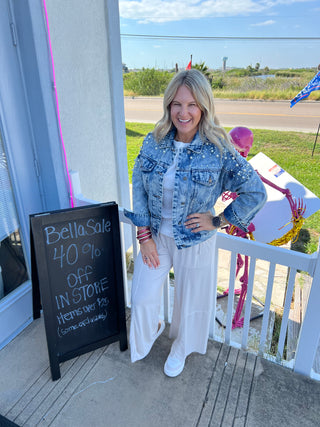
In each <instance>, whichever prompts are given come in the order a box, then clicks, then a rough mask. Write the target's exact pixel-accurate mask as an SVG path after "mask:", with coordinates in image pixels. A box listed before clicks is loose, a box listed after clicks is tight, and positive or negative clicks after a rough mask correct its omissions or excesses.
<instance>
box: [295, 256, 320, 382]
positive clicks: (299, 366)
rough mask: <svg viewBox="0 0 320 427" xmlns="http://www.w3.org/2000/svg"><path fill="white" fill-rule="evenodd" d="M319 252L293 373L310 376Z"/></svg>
mask: <svg viewBox="0 0 320 427" xmlns="http://www.w3.org/2000/svg"><path fill="white" fill-rule="evenodd" d="M319 301H320V252H319V248H318V252H317V259H316V263H315V269H314V274H313V280H312V286H311V290H310V295H309V300H308V305H307V309H306V313H305V316H304V320H303V323H302V326H301V329H300V334H299V340H298V345H297V350H296V359H295V366H294V371H296V372H298V373H300V374H303V375H307V376H310V373H311V370H312V366H313V363H314V357H315V354H316V351H317V347H318V343H319V336H320V326H319V325H320V310H319Z"/></svg>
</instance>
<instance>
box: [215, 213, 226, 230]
mask: <svg viewBox="0 0 320 427" xmlns="http://www.w3.org/2000/svg"><path fill="white" fill-rule="evenodd" d="M212 225H213V226H214V227H215V228H221V227H224V226H225V225H229V223H228V221H227V220H226V219H225V217H224V215H223V212H221V213H220V214H219V215H218V216H214V217H213V218H212Z"/></svg>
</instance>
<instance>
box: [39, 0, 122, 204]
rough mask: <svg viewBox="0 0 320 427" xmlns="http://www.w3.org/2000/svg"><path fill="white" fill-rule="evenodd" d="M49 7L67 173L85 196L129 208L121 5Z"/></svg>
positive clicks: (54, 1)
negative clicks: (77, 178)
mask: <svg viewBox="0 0 320 427" xmlns="http://www.w3.org/2000/svg"><path fill="white" fill-rule="evenodd" d="M46 5H47V11H48V18H49V28H50V35H51V43H52V51H53V58H54V67H55V77H56V87H57V92H58V99H59V111H60V118H61V128H62V135H63V140H64V143H65V147H66V153H67V160H68V166H69V170H73V171H78V172H79V175H80V182H81V188H82V193H83V195H84V196H85V197H87V198H89V199H93V200H97V201H102V202H106V201H111V200H115V201H116V202H117V203H119V204H120V205H126V206H128V203H129V184H128V172H127V160H126V143H125V122H124V108H123V88H122V63H121V50H120V31H119V16H118V2H117V1H115V0H95V1H92V0H81V1H79V0H46ZM115 113H116V114H117V117H115Z"/></svg>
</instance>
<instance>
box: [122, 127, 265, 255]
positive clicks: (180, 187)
mask: <svg viewBox="0 0 320 427" xmlns="http://www.w3.org/2000/svg"><path fill="white" fill-rule="evenodd" d="M174 137H175V130H172V131H170V132H169V133H168V135H167V136H166V137H165V138H164V139H163V140H161V141H160V142H159V143H157V142H156V141H155V139H154V137H153V135H152V133H149V134H148V135H147V136H146V138H145V140H144V141H143V145H142V148H141V150H140V153H139V155H138V157H137V158H136V161H135V165H134V169H133V174H132V187H133V212H132V211H128V210H125V215H126V216H127V217H128V218H130V219H131V221H132V222H133V223H134V224H135V225H136V226H138V227H140V226H150V227H151V231H152V233H153V234H154V235H157V234H158V232H159V228H160V223H161V209H162V195H163V176H164V174H165V173H166V171H167V170H168V168H169V167H170V165H171V164H172V163H173V159H174V156H175V154H176V150H175V148H174V142H173V141H174ZM224 191H231V192H236V193H237V194H238V197H237V198H236V199H235V200H234V201H233V202H232V203H231V204H229V205H228V206H227V207H226V209H225V210H224V215H225V217H226V219H227V220H228V221H229V222H230V223H231V224H233V225H235V226H237V227H239V228H241V229H242V230H244V231H247V227H248V225H249V224H250V223H251V221H252V219H253V217H254V216H255V215H256V213H257V212H258V211H259V210H260V209H261V208H262V206H263V204H264V203H265V200H266V192H265V188H264V185H263V183H262V182H261V180H260V178H259V177H258V175H257V173H256V172H255V171H254V170H253V168H252V166H251V165H250V164H249V163H248V162H247V161H246V160H245V159H244V158H243V157H241V156H240V154H239V153H237V152H236V151H235V150H233V151H232V152H230V151H229V150H227V149H226V148H224V149H223V151H222V152H220V151H219V149H218V148H217V147H216V146H215V145H214V144H212V143H211V142H209V141H207V140H205V141H202V140H201V138H200V135H199V133H197V134H196V135H195V136H194V139H193V141H192V142H191V143H190V144H189V145H188V147H187V148H186V149H184V150H182V151H181V152H180V153H179V157H178V162H177V170H176V175H175V182H174V192H173V202H172V223H173V236H174V240H175V243H176V245H177V247H178V248H179V249H181V248H184V247H188V246H192V245H195V244H197V243H200V242H202V241H204V240H206V239H208V238H209V237H211V236H212V235H213V234H214V233H215V232H216V230H213V231H200V232H198V233H192V232H191V230H190V229H187V228H186V227H185V225H184V223H185V221H186V218H187V216H188V215H190V214H192V213H205V212H208V211H209V210H210V211H211V212H212V214H213V215H214V208H213V206H214V204H215V203H216V201H217V199H218V197H219V196H220V195H221V194H222V193H223V192H224Z"/></svg>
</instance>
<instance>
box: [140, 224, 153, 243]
mask: <svg viewBox="0 0 320 427" xmlns="http://www.w3.org/2000/svg"><path fill="white" fill-rule="evenodd" d="M151 238H152V233H151V231H150V227H143V228H140V229H139V230H138V231H137V239H138V241H139V243H140V244H141V243H145V242H147V241H148V240H151Z"/></svg>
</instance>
